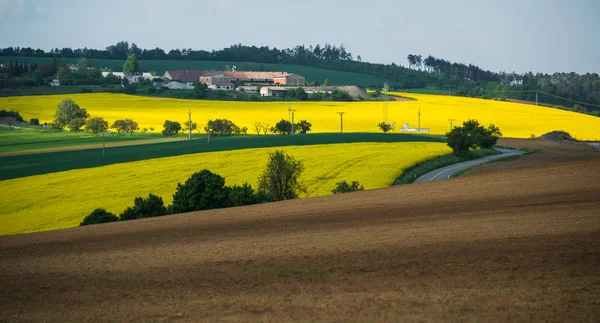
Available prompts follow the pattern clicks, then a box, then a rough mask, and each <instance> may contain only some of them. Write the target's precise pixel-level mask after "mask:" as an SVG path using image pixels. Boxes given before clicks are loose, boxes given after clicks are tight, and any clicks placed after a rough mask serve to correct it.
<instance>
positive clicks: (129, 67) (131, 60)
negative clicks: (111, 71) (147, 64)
mask: <svg viewBox="0 0 600 323" xmlns="http://www.w3.org/2000/svg"><path fill="white" fill-rule="evenodd" d="M139 72H140V65H139V64H138V61H137V56H135V54H131V55H129V56H128V57H127V60H126V61H125V64H123V73H124V74H125V75H128V76H129V75H135V74H138V73H139Z"/></svg>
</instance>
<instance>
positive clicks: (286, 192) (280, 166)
mask: <svg viewBox="0 0 600 323" xmlns="http://www.w3.org/2000/svg"><path fill="white" fill-rule="evenodd" d="M303 170H304V165H303V164H302V161H299V160H296V159H294V157H292V156H290V155H288V154H286V153H284V152H283V151H281V150H276V151H275V152H273V153H270V154H269V161H268V162H267V166H266V167H265V170H264V171H263V173H262V174H261V175H260V177H259V178H258V191H259V193H260V194H263V195H264V196H266V197H267V198H268V199H269V200H272V201H282V200H288V199H294V198H297V197H298V194H299V193H300V192H302V191H303V187H302V185H301V184H300V181H299V177H300V175H301V174H302V171H303Z"/></svg>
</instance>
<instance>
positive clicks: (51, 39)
mask: <svg viewBox="0 0 600 323" xmlns="http://www.w3.org/2000/svg"><path fill="white" fill-rule="evenodd" d="M598 17H600V1H598V0H564V1H563V0H522V1H517V0H500V1H497V0H486V1H483V0H463V1H461V0H454V1H446V0H423V1H403V0H395V1H393V0H370V1H365V0H361V1H355V0H346V1H342V0H338V1H329V0H320V1H319V0H289V1H288V0H277V1H272V0H258V1H238V0H168V1H167V0H0V47H2V48H3V47H10V46H12V47H16V46H20V47H34V48H42V49H44V50H49V49H51V48H57V47H58V48H63V47H71V48H74V49H75V48H83V47H88V48H97V49H103V48H105V47H107V46H108V45H112V44H115V43H116V42H118V41H128V42H129V43H136V44H137V45H138V46H139V47H141V48H155V47H160V48H162V49H164V50H166V51H168V50H170V49H173V48H192V49H204V50H213V49H221V48H223V47H227V46H230V45H232V44H238V43H241V44H243V45H256V46H269V47H277V48H280V49H281V48H288V47H294V46H295V45H298V44H303V45H305V46H309V45H311V44H312V45H316V44H321V45H323V44H325V43H330V44H337V45H339V44H344V46H345V47H346V49H347V50H348V51H350V52H351V53H352V54H353V55H354V56H355V57H356V56H357V55H360V56H361V57H362V59H363V61H368V62H376V63H386V64H389V63H392V62H394V63H396V64H399V65H403V66H407V65H408V63H407V60H406V56H407V55H408V54H421V55H423V56H424V57H426V56H427V55H432V56H435V57H438V58H444V59H446V60H450V61H456V62H462V63H466V64H469V63H471V64H474V65H478V66H480V67H481V68H483V69H488V70H492V71H495V72H499V71H506V72H513V71H514V72H517V73H523V72H528V71H532V72H534V73H536V72H543V73H553V72H577V73H587V72H593V73H600V59H599V58H600V18H598Z"/></svg>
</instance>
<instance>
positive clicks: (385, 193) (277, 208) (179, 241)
mask: <svg viewBox="0 0 600 323" xmlns="http://www.w3.org/2000/svg"><path fill="white" fill-rule="evenodd" d="M505 144H506V145H507V146H508V145H509V144H507V143H505ZM545 145H547V146H546V148H545V151H544V152H545V153H543V154H536V155H532V156H528V158H522V159H520V160H518V161H513V162H508V163H495V164H490V165H487V166H485V167H486V168H488V169H489V168H491V167H494V165H496V167H501V169H499V170H498V171H497V172H492V171H488V172H482V173H480V174H475V173H474V172H473V174H470V175H468V176H466V177H464V178H459V179H455V180H448V181H441V182H431V183H425V184H415V185H407V186H401V187H392V188H387V189H380V190H373V191H365V192H358V193H351V194H344V195H341V196H328V197H322V198H313V199H305V200H295V201H287V202H283V203H271V204H266V205H258V206H250V207H240V208H234V209H225V210H213V211H206V212H198V213H195V214H181V215H177V216H169V217H163V218H154V219H147V220H137V221H131V222H125V223H113V224H107V225H98V226H91V227H83V228H75V229H68V230H61V231H54V232H43V233H38V234H29V235H20V236H7V237H0V321H31V320H33V321H53V322H62V321H75V322H80V321H92V320H93V321H236V320H244V321H276V322H280V321H463V320H464V321H484V322H488V321H529V322H530V321H559V322H564V321H588V322H597V321H598V320H600V269H599V268H600V154H599V153H595V154H592V153H589V152H588V151H578V150H577V149H575V148H573V149H572V150H570V152H569V149H571V148H565V147H564V146H562V145H559V144H545ZM513 146H514V145H513ZM561 149H567V152H564V154H563V155H562V156H563V157H562V159H555V160H550V161H548V160H546V161H545V162H544V159H543V158H544V157H545V158H551V159H552V158H555V157H552V156H555V155H552V153H551V151H553V150H556V151H560V150H561ZM582 155H584V156H585V157H581V156H582ZM565 156H566V157H565ZM568 156H571V157H568ZM573 156H575V157H573ZM577 156H579V157H577ZM534 158H535V159H534ZM538 159H539V160H538ZM527 162H530V163H531V162H533V164H529V165H523V164H524V163H527ZM510 163H514V164H513V165H516V167H514V169H510V166H507V165H510ZM498 165H500V166H498Z"/></svg>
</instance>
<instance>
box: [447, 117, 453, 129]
mask: <svg viewBox="0 0 600 323" xmlns="http://www.w3.org/2000/svg"><path fill="white" fill-rule="evenodd" d="M448 121H450V131H452V121H454V119H448Z"/></svg>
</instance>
